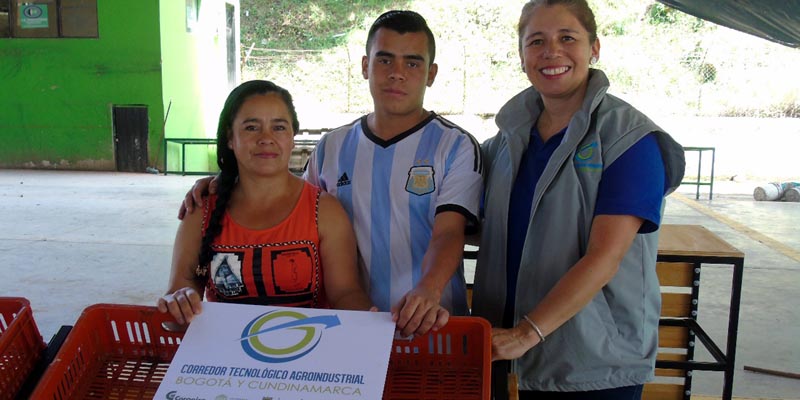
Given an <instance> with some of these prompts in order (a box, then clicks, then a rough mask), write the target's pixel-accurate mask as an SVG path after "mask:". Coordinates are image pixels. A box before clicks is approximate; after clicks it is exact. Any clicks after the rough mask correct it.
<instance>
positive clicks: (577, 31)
mask: <svg viewBox="0 0 800 400" xmlns="http://www.w3.org/2000/svg"><path fill="white" fill-rule="evenodd" d="M521 46H522V47H521V49H520V57H521V58H522V65H523V67H524V69H525V73H526V74H527V75H528V80H530V82H531V84H532V85H533V86H534V87H535V88H536V90H537V91H538V92H539V93H541V95H542V97H544V98H545V99H548V98H549V99H569V98H571V97H572V96H576V95H578V96H580V97H581V98H582V97H583V93H584V91H585V88H586V85H587V82H588V79H589V64H590V59H591V58H592V57H595V58H597V57H599V53H600V41H599V40H597V39H595V41H594V43H592V42H591V38H590V34H589V32H588V31H587V30H586V28H584V27H583V25H581V23H580V21H579V20H578V18H576V17H575V15H574V14H573V13H572V11H571V10H570V9H569V8H567V7H565V6H563V5H553V6H537V7H536V8H535V9H534V10H533V12H532V13H531V16H530V18H529V19H528V22H527V24H526V25H525V29H524V33H523V34H522V37H521Z"/></svg>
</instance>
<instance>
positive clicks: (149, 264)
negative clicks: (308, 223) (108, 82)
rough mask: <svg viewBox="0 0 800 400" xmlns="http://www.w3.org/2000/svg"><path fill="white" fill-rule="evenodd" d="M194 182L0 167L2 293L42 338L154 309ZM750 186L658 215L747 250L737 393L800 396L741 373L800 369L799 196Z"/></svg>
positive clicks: (721, 278)
mask: <svg viewBox="0 0 800 400" xmlns="http://www.w3.org/2000/svg"><path fill="white" fill-rule="evenodd" d="M195 179H196V177H184V176H173V175H170V176H163V175H151V174H123V173H93V172H57V171H30V170H0V209H1V210H3V213H2V218H0V260H2V264H1V266H0V276H2V279H0V296H22V297H26V298H28V299H29V300H30V302H31V304H32V306H33V311H34V318H35V320H36V323H37V326H38V327H39V329H40V331H41V333H42V335H43V336H44V338H45V339H46V340H47V339H49V338H50V337H52V335H53V334H55V333H56V331H57V330H58V328H59V327H60V326H61V325H71V324H73V323H74V322H75V321H76V319H77V318H78V316H79V315H80V313H81V311H82V310H83V309H84V308H85V307H87V306H88V305H90V304H95V303H123V304H144V305H152V304H154V303H155V299H157V298H158V296H159V295H160V294H161V293H162V292H163V291H164V290H165V288H166V284H167V278H168V275H169V264H170V258H171V248H172V241H173V237H174V233H175V229H176V227H177V225H178V220H177V219H176V214H177V208H178V204H179V202H180V200H181V199H182V197H183V194H184V193H185V191H186V190H187V189H188V188H189V187H190V186H191V184H192V183H193V182H194V180H195ZM756 184H757V183H755V182H743V183H742V182H739V183H737V182H717V183H716V185H715V191H714V199H713V201H708V200H707V198H708V196H707V189H708V188H707V187H705V188H704V189H706V190H705V192H703V193H704V194H703V195H702V196H701V199H700V200H695V199H694V187H689V186H685V187H683V188H682V189H681V190H680V191H679V192H678V193H677V194H675V195H672V196H671V197H670V198H669V199H668V203H667V208H666V216H665V220H664V222H665V223H679V224H701V225H704V226H706V227H707V228H709V229H710V230H711V231H713V232H715V233H717V234H718V235H719V236H721V237H722V238H723V239H724V240H726V241H728V242H729V243H731V244H732V245H733V246H735V247H737V248H738V249H740V250H742V251H743V252H744V253H745V254H746V256H745V276H744V285H743V293H742V303H741V314H740V326H739V341H738V350H737V352H738V354H737V363H736V364H737V371H736V375H735V384H734V396H735V397H746V398H763V399H800V380H794V379H789V378H781V377H776V376H771V375H764V374H756V373H752V372H749V371H744V370H743V367H744V366H745V365H747V366H754V367H760V368H768V369H773V370H780V371H786V372H793V373H799V372H800V339H798V337H800V291H799V290H798V287H800V230H798V229H797V224H798V221H800V203H780V202H755V201H753V200H752V190H753V188H754V187H755V185H756ZM730 279H731V274H730V270H729V268H727V267H725V266H709V267H707V268H704V270H703V275H702V279H701V280H702V286H701V290H700V292H701V294H700V314H699V319H700V322H701V325H702V326H703V327H704V328H705V329H706V330H707V331H708V332H709V333H710V334H711V335H712V337H714V338H715V339H716V340H717V343H718V344H720V346H722V347H723V348H724V345H725V343H724V342H725V341H724V337H725V332H726V329H727V326H726V321H727V315H728V311H727V310H728V308H727V307H728V306H727V304H728V300H729V298H730V295H729V292H728V291H729V288H730ZM700 356H701V357H702V356H703V355H702V354H700ZM721 392H722V374H721V373H717V372H705V373H703V372H698V373H696V374H695V381H694V393H696V394H699V395H708V396H719V395H720V394H721Z"/></svg>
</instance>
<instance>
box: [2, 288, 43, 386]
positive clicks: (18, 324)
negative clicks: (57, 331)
mask: <svg viewBox="0 0 800 400" xmlns="http://www.w3.org/2000/svg"><path fill="white" fill-rule="evenodd" d="M44 348H45V343H44V340H42V335H41V334H40V333H39V328H37V327H36V322H34V320H33V311H31V305H30V302H28V300H27V299H24V298H21V297H0V400H7V399H12V398H14V396H15V395H16V394H17V392H18V391H19V389H20V388H21V387H22V384H23V383H25V379H27V378H28V375H29V374H30V373H31V371H32V370H33V368H34V367H35V366H36V362H37V361H39V358H40V357H41V355H42V350H44Z"/></svg>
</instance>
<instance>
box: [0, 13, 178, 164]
mask: <svg viewBox="0 0 800 400" xmlns="http://www.w3.org/2000/svg"><path fill="white" fill-rule="evenodd" d="M167 2H172V3H183V1H180V2H177V1H171V0H167ZM97 3H98V4H97V12H98V24H99V38H96V39H16V38H15V39H0V60H2V61H0V81H1V82H2V89H1V90H2V94H0V141H1V142H2V143H4V145H3V146H0V167H23V168H59V169H94V170H114V169H115V163H114V144H113V136H112V135H113V132H112V129H113V125H112V117H111V106H112V105H113V104H117V105H126V104H140V105H146V106H147V107H148V115H149V117H150V128H149V143H148V147H149V151H148V153H149V163H148V164H149V165H156V163H157V162H158V161H159V157H158V154H157V151H158V148H159V147H160V145H161V138H162V135H163V125H162V123H163V117H164V103H163V100H162V93H161V87H162V86H161V84H162V81H161V77H162V76H161V57H160V46H161V43H160V39H159V1H158V0H136V1H129V0H101V1H98V2H97Z"/></svg>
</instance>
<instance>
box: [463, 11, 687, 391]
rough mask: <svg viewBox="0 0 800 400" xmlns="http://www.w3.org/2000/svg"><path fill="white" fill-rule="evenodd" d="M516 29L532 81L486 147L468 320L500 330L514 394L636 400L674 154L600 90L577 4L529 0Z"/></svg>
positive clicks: (650, 334)
mask: <svg viewBox="0 0 800 400" xmlns="http://www.w3.org/2000/svg"><path fill="white" fill-rule="evenodd" d="M518 33H519V52H520V58H521V62H522V69H523V71H524V72H525V73H526V75H527V77H528V79H529V80H530V82H531V85H532V86H531V87H530V88H528V89H526V90H524V91H523V92H521V93H519V94H518V95H516V96H515V97H513V98H512V99H511V100H509V101H508V103H507V104H506V105H504V106H503V108H502V109H501V110H500V112H499V113H498V114H497V118H496V122H497V126H498V127H499V133H498V134H497V135H496V136H495V137H493V138H491V139H489V140H487V141H486V142H485V143H484V144H483V151H484V157H485V158H484V160H485V163H484V165H485V166H486V167H487V169H486V193H485V203H484V210H485V211H484V225H483V234H482V239H481V247H480V254H479V256H478V265H477V269H476V274H475V288H474V289H475V292H474V303H473V313H474V314H475V315H478V316H482V317H485V318H487V319H488V320H489V321H491V322H492V324H493V326H494V327H495V329H494V331H493V338H492V351H493V359H494V360H510V362H508V363H507V364H506V365H507V366H508V367H510V368H511V370H512V371H513V372H515V373H516V374H517V376H518V377H519V388H520V398H521V399H526V398H536V399H593V400H596V399H640V398H641V391H642V386H643V384H644V383H645V382H647V381H648V380H650V379H652V377H653V371H654V365H655V357H656V352H657V349H658V319H659V314H660V307H661V304H660V302H661V297H660V293H659V283H658V278H657V276H656V269H655V264H656V250H657V244H658V236H657V235H658V225H659V224H660V222H661V215H662V213H663V199H664V196H665V195H666V194H668V193H670V192H671V191H672V190H674V189H675V188H676V187H677V186H678V185H679V184H680V181H681V179H682V178H683V172H684V159H683V149H682V147H681V146H680V145H679V144H678V143H676V142H675V141H674V140H673V139H672V138H671V137H670V136H669V135H668V134H666V133H665V132H664V131H663V130H662V129H661V128H659V127H658V126H656V125H655V124H654V123H653V122H652V121H651V120H650V119H648V118H647V117H646V116H645V115H643V114H642V113H641V112H639V111H638V110H636V109H635V108H633V107H632V106H630V105H629V104H627V103H625V102H623V101H622V100H620V99H618V98H616V97H614V96H612V95H609V94H607V93H606V91H607V89H608V87H609V82H608V79H607V78H606V76H605V74H604V73H603V72H602V71H600V70H598V69H595V68H593V66H594V64H595V63H596V62H597V60H598V59H599V57H600V41H599V39H598V38H597V36H596V35H597V27H596V23H595V20H594V15H593V13H592V10H591V9H590V8H589V6H588V5H587V3H586V1H585V0H532V1H530V2H528V3H527V4H525V6H524V7H523V9H522V13H521V16H520V20H519V27H518ZM495 364H497V363H495ZM497 367H501V365H497V366H496V369H497ZM500 369H502V368H500Z"/></svg>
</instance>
